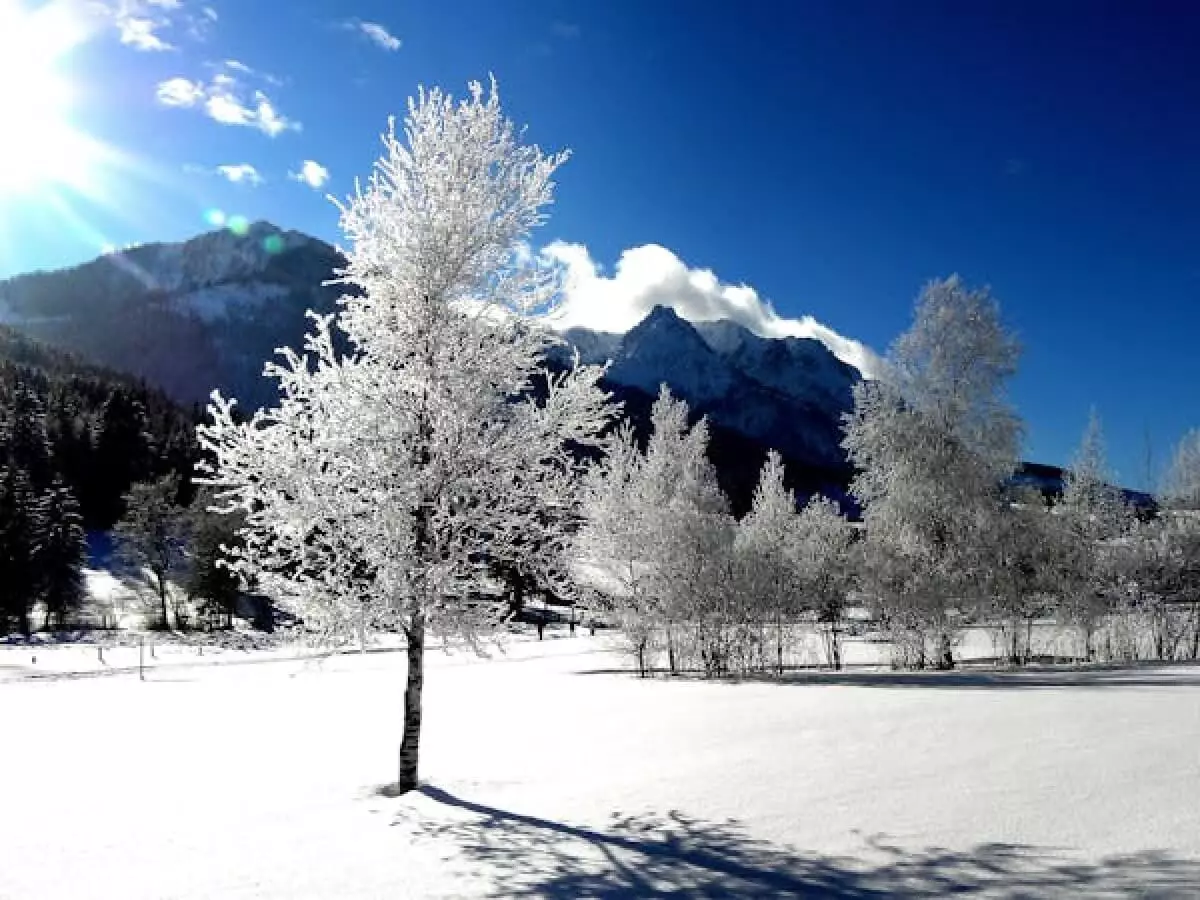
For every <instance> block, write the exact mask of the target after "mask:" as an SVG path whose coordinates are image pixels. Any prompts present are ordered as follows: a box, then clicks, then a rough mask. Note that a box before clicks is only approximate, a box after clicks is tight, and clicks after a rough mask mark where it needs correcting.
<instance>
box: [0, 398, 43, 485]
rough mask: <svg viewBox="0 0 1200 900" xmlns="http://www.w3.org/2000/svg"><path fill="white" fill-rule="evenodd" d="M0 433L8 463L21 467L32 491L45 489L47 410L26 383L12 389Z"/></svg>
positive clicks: (0, 440) (1, 443)
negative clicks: (0, 433) (5, 419)
mask: <svg viewBox="0 0 1200 900" xmlns="http://www.w3.org/2000/svg"><path fill="white" fill-rule="evenodd" d="M0 437H2V439H0V446H3V447H4V449H5V450H6V455H7V464H8V466H10V467H12V468H16V469H20V470H21V471H23V472H24V473H25V474H26V477H28V479H29V483H30V488H31V489H32V490H33V491H34V492H38V491H41V490H43V489H45V488H46V487H47V486H48V485H49V484H50V479H51V475H52V471H53V469H52V466H51V458H50V443H49V441H48V440H47V437H46V412H45V408H44V407H43V405H42V401H41V399H40V398H39V397H38V395H37V393H35V392H34V390H33V389H32V388H30V387H29V386H28V385H27V384H19V385H18V386H17V389H16V391H14V393H13V396H12V400H11V404H10V406H9V409H8V415H7V422H6V423H5V428H4V430H3V434H2V436H0Z"/></svg>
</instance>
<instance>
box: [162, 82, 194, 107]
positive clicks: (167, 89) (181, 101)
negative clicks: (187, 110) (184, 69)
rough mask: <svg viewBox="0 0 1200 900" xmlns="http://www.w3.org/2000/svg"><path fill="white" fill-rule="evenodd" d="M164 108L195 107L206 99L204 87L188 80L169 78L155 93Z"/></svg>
mask: <svg viewBox="0 0 1200 900" xmlns="http://www.w3.org/2000/svg"><path fill="white" fill-rule="evenodd" d="M155 95H156V96H157V98H158V102H159V103H161V104H162V105H163V106H182V107H188V106H195V105H196V104H197V103H199V102H200V101H201V100H203V99H204V85H202V84H201V83H200V82H198V81H188V79H186V78H168V79H167V80H166V81H164V82H162V83H161V84H159V86H158V90H157V91H156V92H155Z"/></svg>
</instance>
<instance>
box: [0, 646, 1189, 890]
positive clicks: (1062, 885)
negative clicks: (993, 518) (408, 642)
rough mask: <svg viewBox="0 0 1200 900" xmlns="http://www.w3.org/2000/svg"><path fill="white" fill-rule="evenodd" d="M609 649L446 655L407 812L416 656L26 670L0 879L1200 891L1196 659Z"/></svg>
mask: <svg viewBox="0 0 1200 900" xmlns="http://www.w3.org/2000/svg"><path fill="white" fill-rule="evenodd" d="M609 640H610V639H609V638H606V637H601V636H597V637H595V638H589V637H587V636H580V637H577V638H569V637H555V638H554V639H548V640H546V641H544V642H538V641H530V640H526V639H517V640H515V641H514V642H513V643H512V644H510V646H509V649H508V651H507V653H506V654H505V655H497V656H496V658H494V659H492V660H490V661H485V660H481V659H479V658H477V657H475V656H473V655H471V654H454V655H450V656H447V655H445V654H442V653H440V652H438V651H432V652H431V655H430V658H429V672H428V675H427V687H426V690H427V703H426V707H425V708H426V713H425V726H426V731H425V735H424V740H423V745H422V770H423V781H424V783H425V785H426V787H425V788H424V789H423V790H422V791H421V792H419V793H416V794H411V795H408V796H405V797H402V798H399V799H389V798H386V797H383V796H380V795H378V794H377V792H376V788H377V787H378V786H379V785H381V784H383V783H385V782H387V781H389V780H390V779H391V778H392V777H394V770H395V762H396V760H395V752H396V747H397V743H398V740H399V736H400V735H399V732H400V710H401V705H402V703H401V701H402V697H401V689H402V685H403V675H404V662H403V655H402V654H398V653H372V654H366V655H357V654H354V655H347V656H341V657H335V658H332V659H329V660H327V661H326V662H324V663H317V662H312V661H298V660H282V661H280V660H276V661H273V662H263V663H262V664H258V665H244V664H215V665H214V664H212V663H213V662H214V660H213V659H210V658H204V659H201V658H200V657H199V656H198V655H196V651H195V650H190V649H189V650H183V649H179V648H175V649H174V650H172V651H171V653H173V654H174V655H173V656H172V655H171V653H165V652H164V653H162V654H160V657H159V658H158V660H157V662H158V663H160V664H161V665H159V666H158V667H157V668H153V669H151V670H150V671H149V673H148V674H147V680H146V681H145V682H140V681H139V680H138V677H137V675H136V672H133V671H131V672H126V673H124V674H117V675H111V676H109V677H98V678H84V679H70V680H66V679H56V678H49V679H43V680H36V681H34V680H26V679H24V677H23V676H24V675H25V674H27V672H28V669H29V668H30V667H29V666H28V660H26V661H25V665H24V666H23V667H22V671H21V672H20V673H16V670H15V669H11V668H10V669H8V672H9V675H8V677H9V679H10V680H8V681H4V682H2V683H0V722H3V723H4V724H3V728H4V731H5V739H4V740H3V741H2V742H0V766H2V767H3V770H4V771H5V772H7V773H10V777H9V778H8V779H7V780H6V784H7V787H6V792H5V794H4V797H3V804H2V806H0V847H3V848H4V862H3V865H0V897H5V898H9V897H12V898H25V897H70V898H77V900H85V898H101V897H104V898H108V897H122V898H166V897H172V898H192V897H195V898H200V897H206V898H207V897H241V898H266V897H280V898H282V897H287V898H298V897H313V898H317V897H320V898H330V897H350V898H359V897H475V896H490V897H519V896H536V897H546V896H549V897H563V898H566V897H630V898H632V897H653V896H671V897H718V896H734V897H739V896H740V897H777V896H789V895H791V896H841V897H879V896H894V895H901V896H905V895H907V896H941V895H944V894H948V893H952V892H954V891H964V892H972V891H974V892H975V893H974V894H973V895H975V896H999V897H1017V896H1025V897H1033V896H1037V897H1045V896H1053V897H1077V896H1117V895H1122V896H1125V895H1130V896H1132V895H1137V896H1141V895H1155V896H1187V895H1189V894H1192V895H1194V894H1193V892H1195V891H1200V827H1198V824H1197V823H1198V821H1200V820H1198V819H1197V813H1196V804H1195V786H1196V784H1198V783H1200V755H1198V754H1197V752H1196V748H1197V746H1200V702H1197V701H1198V700H1200V668H1197V667H1192V666H1173V667H1145V668H1129V669H1113V670H1105V669H1092V670H1082V669H1079V670H1077V669H1061V668H1060V669H1054V670H1038V669H1032V670H1027V671H1021V672H1016V673H998V672H971V671H962V672H954V673H945V674H936V673H928V674H922V673H890V672H876V673H863V672H852V673H849V674H842V675H833V674H820V675H815V674H809V675H805V676H797V677H796V678H795V679H793V681H792V682H785V683H782V684H771V683H712V682H695V681H689V680H676V681H668V680H665V679H652V680H647V681H642V680H639V679H637V678H634V677H631V676H630V675H629V674H628V673H627V672H625V671H623V670H624V668H625V660H624V659H623V658H622V657H620V656H617V655H614V654H613V653H612V652H611V651H610V650H609V649H607V648H608V642H609ZM27 649H28V648H19V649H18V648H11V647H10V648H5V649H4V650H3V651H0V655H3V656H4V659H5V661H6V662H9V663H13V662H15V661H16V655H17V654H25V653H26V652H27ZM73 649H75V650H78V649H79V648H73ZM123 652H126V653H131V652H132V650H126V651H123ZM280 652H281V651H277V652H275V653H274V654H267V656H271V655H273V656H278V655H280ZM189 654H191V656H190V657H189ZM220 658H221V660H222V662H223V663H237V662H247V661H249V660H252V659H263V658H264V655H263V654H247V653H230V652H227V653H225V654H223V655H221V657H220ZM189 663H190V664H189ZM40 664H41V663H39V665H40ZM3 671H4V670H3V669H0V673H2V672H3ZM17 674H19V675H20V676H22V677H21V678H20V680H12V679H13V678H14V677H16V675H17ZM3 677H5V676H4V675H3V674H0V678H3ZM22 772H23V773H27V776H26V777H11V776H12V775H13V774H14V773H22ZM1155 890H1157V891H1158V892H1159V893H1157V894H1155V893H1154V892H1155Z"/></svg>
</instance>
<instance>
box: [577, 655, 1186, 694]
mask: <svg viewBox="0 0 1200 900" xmlns="http://www.w3.org/2000/svg"><path fill="white" fill-rule="evenodd" d="M575 674H577V675H630V676H633V677H637V673H636V672H634V671H631V670H630V669H625V668H606V669H582V670H579V671H577V672H576V673H575ZM651 677H653V678H658V679H665V680H670V681H699V680H706V681H707V682H708V683H710V684H711V683H716V684H778V685H800V686H804V685H844V686H851V687H878V688H954V689H960V688H961V689H972V688H991V689H1000V690H1020V689H1022V688H1162V687H1194V688H1195V687H1200V665H1197V664H1195V663H1192V662H1175V663H1171V662H1155V663H1145V664H1142V665H1138V664H1129V665H1123V666H1084V667H1079V668H1066V667H1050V666H1046V667H1033V666H1030V667H1026V668H1023V669H992V668H988V669H980V668H972V667H971V666H966V667H964V668H959V669H952V670H950V671H935V670H926V671H916V672H914V671H901V672H890V671H878V670H875V671H854V670H842V671H840V672H834V671H830V670H822V671H814V670H806V671H785V672H784V674H783V677H782V678H780V677H777V676H775V675H761V676H759V675H754V674H750V675H736V676H735V675H731V676H728V677H723V678H712V679H704V678H703V676H702V675H700V674H699V673H693V672H685V673H681V674H678V675H667V673H665V672H660V671H655V672H654V673H652V675H651Z"/></svg>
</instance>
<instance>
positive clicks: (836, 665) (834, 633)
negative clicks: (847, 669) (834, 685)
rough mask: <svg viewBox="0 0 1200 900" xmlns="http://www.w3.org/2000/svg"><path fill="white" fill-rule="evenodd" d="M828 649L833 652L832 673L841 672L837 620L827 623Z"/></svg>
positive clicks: (840, 640) (840, 637)
mask: <svg viewBox="0 0 1200 900" xmlns="http://www.w3.org/2000/svg"><path fill="white" fill-rule="evenodd" d="M829 642H830V643H829V647H830V649H831V650H832V651H833V654H832V655H833V671H835V672H840V671H842V633H841V632H840V631H839V630H838V622H837V619H834V620H833V621H832V622H830V623H829Z"/></svg>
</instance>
